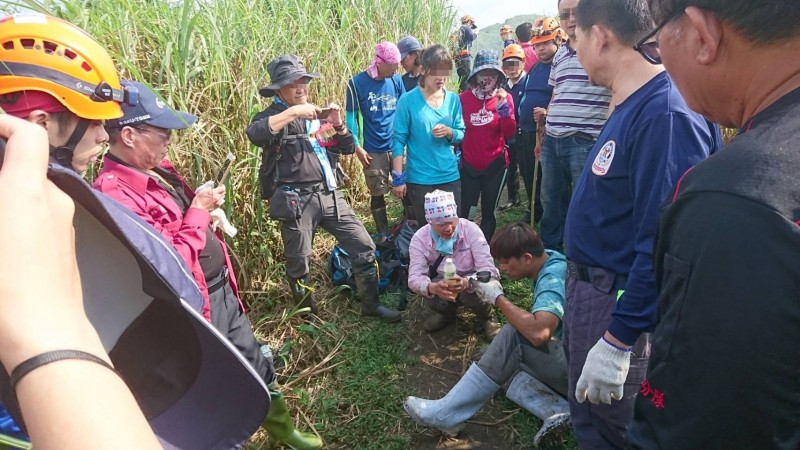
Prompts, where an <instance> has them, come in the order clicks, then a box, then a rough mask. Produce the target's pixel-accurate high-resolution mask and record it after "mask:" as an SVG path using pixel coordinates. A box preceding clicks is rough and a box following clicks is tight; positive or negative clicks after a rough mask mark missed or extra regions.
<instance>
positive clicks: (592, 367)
mask: <svg viewBox="0 0 800 450" xmlns="http://www.w3.org/2000/svg"><path fill="white" fill-rule="evenodd" d="M630 362H631V351H630V350H621V349H619V348H617V347H615V346H613V345H611V344H610V343H609V342H608V341H606V339H605V337H601V338H600V340H599V341H597V343H596V344H594V347H592V349H591V350H589V354H588V355H587V356H586V362H585V363H584V364H583V371H582V372H581V376H580V378H578V384H577V386H576V387H575V399H576V400H578V403H583V402H585V401H586V398H587V397H588V398H589V401H590V402H592V403H595V404H597V403H605V404H608V405H610V404H611V400H612V399H614V400H622V392H623V391H622V387H623V386H624V384H625V378H627V377H628V367H630Z"/></svg>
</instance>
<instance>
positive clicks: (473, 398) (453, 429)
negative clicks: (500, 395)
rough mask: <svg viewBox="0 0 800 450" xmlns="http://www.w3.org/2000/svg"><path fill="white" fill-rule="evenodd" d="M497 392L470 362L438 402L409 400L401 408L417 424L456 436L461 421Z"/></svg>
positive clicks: (492, 384) (495, 386) (493, 383)
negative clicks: (467, 367)
mask: <svg viewBox="0 0 800 450" xmlns="http://www.w3.org/2000/svg"><path fill="white" fill-rule="evenodd" d="M498 389H500V386H498V385H497V384H495V382H494V381H492V379H491V378H489V376H488V375H486V374H485V373H484V372H483V370H481V368H480V367H478V365H477V364H475V363H473V364H472V365H471V366H470V367H469V369H468V370H467V371H466V372H465V373H464V376H462V377H461V379H460V380H458V383H456V385H455V386H453V388H452V389H450V392H448V393H447V395H445V396H444V397H442V398H441V399H439V400H425V399H422V398H418V397H408V398H406V401H405V402H404V403H403V407H404V408H405V410H406V412H407V413H408V415H409V416H411V418H412V419H414V421H415V422H417V423H418V424H420V425H424V426H426V427H432V428H437V429H439V430H441V431H442V432H443V433H445V434H447V435H449V436H455V435H457V434H458V432H459V431H460V430H461V429H462V428H464V422H466V421H467V419H469V418H470V417H472V416H474V415H475V413H476V412H478V410H479V409H481V408H482V407H483V405H484V404H485V403H486V402H487V401H488V400H489V399H490V398H492V395H494V393H495V392H497V390H498Z"/></svg>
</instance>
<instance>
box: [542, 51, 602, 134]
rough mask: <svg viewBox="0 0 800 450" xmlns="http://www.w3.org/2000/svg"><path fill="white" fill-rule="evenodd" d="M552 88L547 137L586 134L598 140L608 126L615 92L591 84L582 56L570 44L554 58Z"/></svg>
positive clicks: (551, 76) (551, 73)
mask: <svg viewBox="0 0 800 450" xmlns="http://www.w3.org/2000/svg"><path fill="white" fill-rule="evenodd" d="M549 84H550V86H553V101H552V102H550V107H549V108H548V110H547V123H546V125H545V132H546V133H547V135H548V136H553V137H565V136H569V135H571V134H575V133H577V132H583V133H588V134H590V135H592V136H594V138H595V139H597V136H598V135H599V134H600V130H601V129H602V128H603V125H605V123H606V116H607V115H608V103H609V101H610V100H611V92H610V91H609V90H608V89H606V88H604V87H601V86H594V85H592V84H591V83H590V82H589V76H588V75H586V71H585V70H583V67H582V66H581V63H580V62H579V61H578V55H577V54H576V53H575V50H573V49H572V48H570V46H569V45H568V43H566V42H565V43H564V44H563V45H562V46H561V48H560V49H558V52H557V53H556V55H555V57H554V58H553V68H552V70H551V71H550V80H549Z"/></svg>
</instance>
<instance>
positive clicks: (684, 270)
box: [653, 253, 692, 359]
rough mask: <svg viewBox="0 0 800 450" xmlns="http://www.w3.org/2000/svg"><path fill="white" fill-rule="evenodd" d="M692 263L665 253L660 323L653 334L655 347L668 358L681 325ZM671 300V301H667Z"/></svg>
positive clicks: (660, 295) (662, 355) (661, 354)
mask: <svg viewBox="0 0 800 450" xmlns="http://www.w3.org/2000/svg"><path fill="white" fill-rule="evenodd" d="M691 271H692V265H691V264H689V263H688V262H686V261H683V260H681V259H679V258H676V257H675V256H673V255H670V254H669V253H665V254H664V274H663V276H662V279H661V291H660V294H659V300H658V301H659V312H658V314H659V317H660V320H659V323H658V326H657V327H656V332H655V334H654V335H653V347H654V348H657V349H658V352H657V354H658V355H660V356H661V357H662V358H664V359H666V358H668V357H669V354H670V352H671V351H672V342H673V340H674V338H675V334H676V332H677V330H678V329H679V327H680V323H681V316H682V311H683V304H684V299H685V297H686V290H687V288H688V285H689V277H690V275H691ZM666 301H669V303H668V304H667V303H665V302H666Z"/></svg>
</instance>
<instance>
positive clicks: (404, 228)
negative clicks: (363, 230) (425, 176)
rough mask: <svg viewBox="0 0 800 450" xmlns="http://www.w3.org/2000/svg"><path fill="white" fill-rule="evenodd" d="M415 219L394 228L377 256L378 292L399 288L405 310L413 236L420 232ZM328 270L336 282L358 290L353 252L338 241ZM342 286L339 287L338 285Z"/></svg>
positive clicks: (377, 249) (380, 244)
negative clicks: (350, 253) (415, 224)
mask: <svg viewBox="0 0 800 450" xmlns="http://www.w3.org/2000/svg"><path fill="white" fill-rule="evenodd" d="M413 224H414V222H412V221H408V220H403V221H401V222H400V223H398V224H397V225H395V227H394V228H392V233H391V235H390V236H389V237H388V238H387V239H386V240H385V241H383V242H379V243H377V244H376V245H375V260H376V261H377V262H378V292H380V293H384V292H395V291H396V292H398V293H399V295H400V301H399V305H398V308H397V309H399V310H401V311H403V310H405V309H406V306H407V305H408V263H409V254H408V252H409V245H410V243H411V237H413V236H414V233H415V232H416V227H415V226H414V225H413ZM328 272H329V273H330V276H331V281H332V282H333V284H334V285H336V286H346V288H342V289H347V288H349V289H350V290H351V291H353V292H354V293H357V289H356V282H355V276H354V274H353V263H352V261H351V260H350V255H348V254H347V252H346V251H345V250H344V249H343V248H341V247H340V246H338V245H336V246H334V247H333V250H332V251H331V255H330V257H329V258H328ZM337 290H339V289H337Z"/></svg>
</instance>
